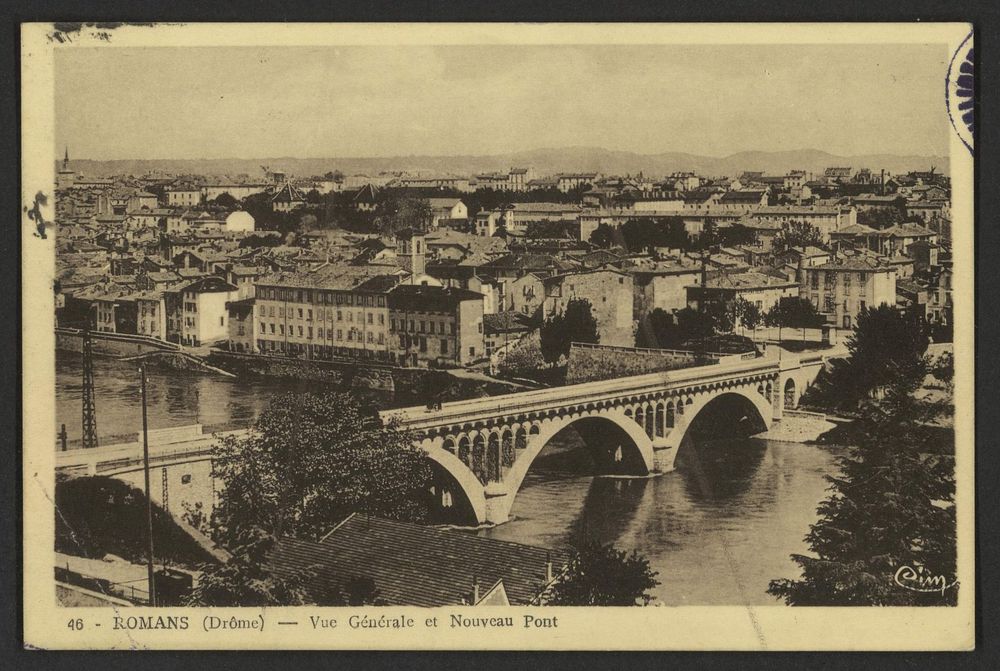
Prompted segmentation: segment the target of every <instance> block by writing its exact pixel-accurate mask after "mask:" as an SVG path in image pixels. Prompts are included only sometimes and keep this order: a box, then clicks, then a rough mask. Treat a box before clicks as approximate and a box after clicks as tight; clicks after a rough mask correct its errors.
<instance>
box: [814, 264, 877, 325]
mask: <svg viewBox="0 0 1000 671" xmlns="http://www.w3.org/2000/svg"><path fill="white" fill-rule="evenodd" d="M800 273H801V276H802V278H803V282H802V285H801V287H800V290H799V295H800V296H801V297H802V298H807V299H809V300H810V301H812V304H813V305H814V306H815V307H816V309H817V310H818V311H819V312H820V313H822V314H823V315H825V316H826V319H827V323H829V324H831V325H833V326H837V327H840V328H845V329H849V328H853V327H854V324H855V322H856V320H857V315H858V313H859V312H860V311H861V310H863V309H865V308H866V307H872V308H874V307H878V306H879V305H883V304H885V305H895V304H896V271H895V270H894V269H893V268H892V267H891V266H890V265H889V264H887V263H884V262H882V261H880V260H878V259H877V258H875V257H872V256H869V255H862V254H858V255H854V256H838V257H836V258H834V259H831V260H830V261H828V262H827V263H823V264H820V265H818V266H813V267H803V268H802V269H801V270H800Z"/></svg>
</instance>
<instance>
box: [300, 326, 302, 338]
mask: <svg viewBox="0 0 1000 671" xmlns="http://www.w3.org/2000/svg"><path fill="white" fill-rule="evenodd" d="M301 335H302V327H301V326H299V336H301Z"/></svg>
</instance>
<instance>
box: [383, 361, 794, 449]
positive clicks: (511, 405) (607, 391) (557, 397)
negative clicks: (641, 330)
mask: <svg viewBox="0 0 1000 671" xmlns="http://www.w3.org/2000/svg"><path fill="white" fill-rule="evenodd" d="M778 371H779V367H778V358H777V356H762V357H755V358H753V359H742V358H740V359H731V360H729V361H724V362H720V363H717V364H711V365H707V366H699V367H692V368H682V369H677V370H670V371H665V372H660V373H646V374H642V375H634V376H629V377H623V378H616V379H612V380H601V381H598V382H583V383H579V384H573V385H566V386H562V387H551V388H548V389H538V390H532V391H526V392H515V393H511V394H501V395H498V396H490V397H487V398H479V399H469V400H464V401H453V402H449V403H445V404H443V405H442V406H441V407H440V408H439V409H433V410H431V409H428V408H426V407H424V406H415V407H409V408H400V409H395V410H386V411H383V412H381V413H380V417H381V419H382V421H383V422H392V421H395V422H398V424H399V426H400V428H404V429H410V430H415V431H420V430H427V429H431V428H436V427H442V426H448V425H462V424H475V423H479V422H490V421H494V420H496V419H498V418H501V417H504V416H510V415H519V414H525V413H533V412H545V411H559V410H564V409H566V408H568V407H571V406H577V405H584V406H586V405H588V404H596V403H610V402H614V401H619V400H621V399H623V398H626V397H633V396H634V397H644V396H651V395H662V394H665V393H668V392H671V391H682V390H685V389H688V388H692V387H698V386H700V385H710V384H713V383H723V382H727V381H733V380H738V379H740V378H743V377H747V376H752V375H758V376H773V375H776V374H777V373H778Z"/></svg>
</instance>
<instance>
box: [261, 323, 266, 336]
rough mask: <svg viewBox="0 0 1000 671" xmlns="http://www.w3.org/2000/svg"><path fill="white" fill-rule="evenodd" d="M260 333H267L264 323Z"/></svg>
mask: <svg viewBox="0 0 1000 671" xmlns="http://www.w3.org/2000/svg"><path fill="white" fill-rule="evenodd" d="M260 332H261V333H266V327H265V326H264V322H261V323H260Z"/></svg>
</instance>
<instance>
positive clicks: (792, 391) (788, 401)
mask: <svg viewBox="0 0 1000 671" xmlns="http://www.w3.org/2000/svg"><path fill="white" fill-rule="evenodd" d="M782 392H783V396H784V398H783V399H782V402H783V403H784V406H783V407H784V408H785V409H786V410H794V409H795V407H796V406H797V405H798V404H799V397H798V389H796V388H795V378H793V377H789V378H788V379H787V380H785V386H784V388H783V389H782Z"/></svg>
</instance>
